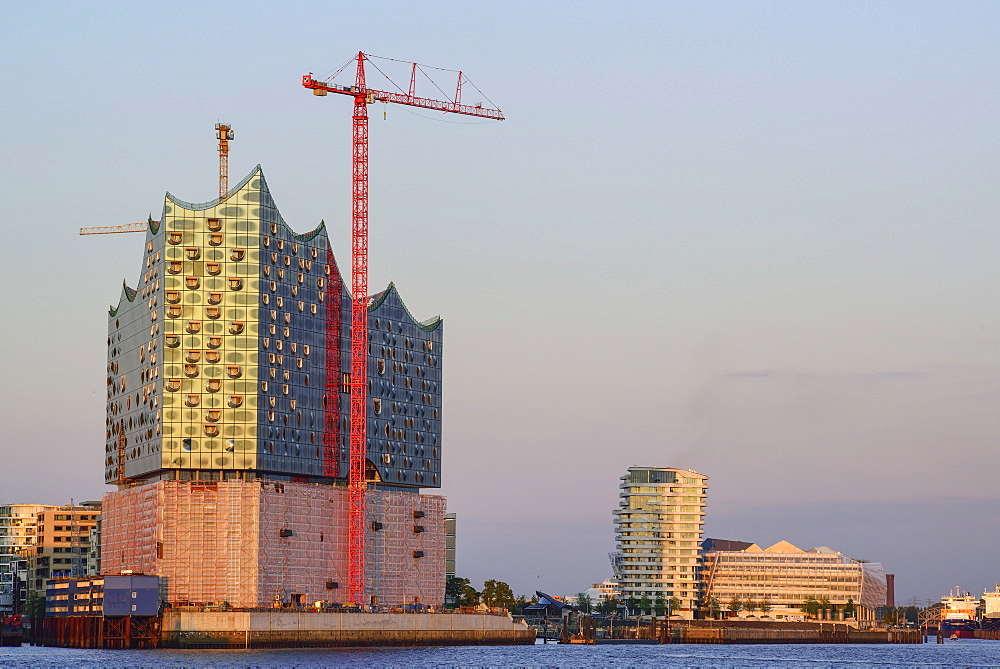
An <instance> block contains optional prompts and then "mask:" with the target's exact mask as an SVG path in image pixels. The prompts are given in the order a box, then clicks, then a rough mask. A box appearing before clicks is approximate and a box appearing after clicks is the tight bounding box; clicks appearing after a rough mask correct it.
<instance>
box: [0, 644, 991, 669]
mask: <svg viewBox="0 0 1000 669" xmlns="http://www.w3.org/2000/svg"><path fill="white" fill-rule="evenodd" d="M932 639H933V637H932ZM308 666H334V667H456V666H462V667H479V666H488V667H508V666H516V667H654V666H656V667H810V668H811V669H818V668H819V667H844V668H848V667H915V666H920V667H1000V641H980V640H978V639H962V640H959V641H948V642H947V643H944V644H936V643H928V644H923V645H812V644H809V645H805V644H803V645H790V644H789V645H785V644H780V645H778V644H775V645H745V646H744V645H739V646H737V645H733V646H700V645H699V646H695V645H677V646H645V645H644V646H625V645H620V646H582V645H570V646H561V645H557V644H548V645H541V644H538V645H535V646H458V647H456V646H451V647H444V648H363V649H298V648H286V649H280V650H245V651H243V650H240V651H236V650H77V649H73V648H40V647H35V646H22V647H21V648H2V647H0V667H308Z"/></svg>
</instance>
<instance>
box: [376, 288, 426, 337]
mask: <svg viewBox="0 0 1000 669" xmlns="http://www.w3.org/2000/svg"><path fill="white" fill-rule="evenodd" d="M389 293H396V298H397V299H399V303H400V304H401V305H403V311H405V312H406V315H407V316H409V317H410V320H411V321H413V322H414V323H416V325H417V327H418V328H420V329H421V330H424V331H425V332H431V331H433V330H436V329H438V328H439V327H441V323H443V322H444V321H443V320H442V319H441V317H440V316H434V317H432V318H428V319H427V320H425V321H418V320H417V319H416V318H414V316H413V314H412V313H411V312H410V309H409V307H407V306H406V302H404V301H403V297H402V296H401V295H400V294H399V290H398V289H397V288H396V284H395V283H394V282H392V281H390V282H389V285H388V286H386V288H385V290H383V291H382V292H381V293H376V294H375V295H372V302H371V304H369V305H368V311H369V313H370V312H372V311H375V310H376V309H378V308H379V307H380V306H382V303H383V302H385V300H386V298H388V297H389Z"/></svg>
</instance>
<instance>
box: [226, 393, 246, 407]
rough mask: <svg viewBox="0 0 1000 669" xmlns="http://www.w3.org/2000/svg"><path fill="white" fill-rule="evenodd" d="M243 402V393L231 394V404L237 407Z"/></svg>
mask: <svg viewBox="0 0 1000 669" xmlns="http://www.w3.org/2000/svg"><path fill="white" fill-rule="evenodd" d="M242 404H243V395H230V396H229V406H231V407H232V408H234V409H235V408H236V407H238V406H241V405H242Z"/></svg>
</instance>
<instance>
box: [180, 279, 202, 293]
mask: <svg viewBox="0 0 1000 669" xmlns="http://www.w3.org/2000/svg"><path fill="white" fill-rule="evenodd" d="M184 285H185V286H187V287H188V288H190V289H191V290H194V289H195V288H197V287H198V286H200V285H201V279H199V278H198V277H196V276H188V277H184Z"/></svg>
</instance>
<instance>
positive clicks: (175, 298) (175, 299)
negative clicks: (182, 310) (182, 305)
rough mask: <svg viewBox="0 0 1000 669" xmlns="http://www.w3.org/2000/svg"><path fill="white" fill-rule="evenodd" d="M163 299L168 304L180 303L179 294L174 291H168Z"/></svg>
mask: <svg viewBox="0 0 1000 669" xmlns="http://www.w3.org/2000/svg"><path fill="white" fill-rule="evenodd" d="M165 297H166V300H167V303H168V304H178V303H179V302H180V301H181V294H180V292H179V291H176V290H168V291H167V292H166V293H165Z"/></svg>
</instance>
